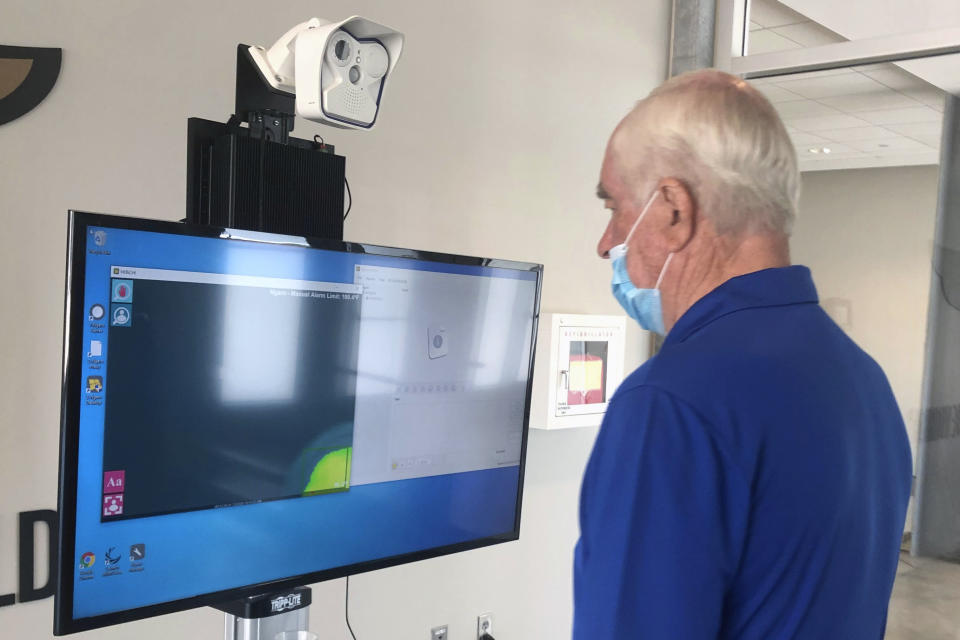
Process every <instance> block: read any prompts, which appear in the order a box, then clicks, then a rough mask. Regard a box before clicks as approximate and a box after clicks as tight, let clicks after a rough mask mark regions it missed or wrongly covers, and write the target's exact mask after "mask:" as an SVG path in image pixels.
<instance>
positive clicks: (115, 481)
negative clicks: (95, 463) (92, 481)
mask: <svg viewBox="0 0 960 640" xmlns="http://www.w3.org/2000/svg"><path fill="white" fill-rule="evenodd" d="M124 475H126V474H125V473H124V472H123V471H104V472H103V492H104V493H105V494H106V493H123V490H124V488H125V487H126V483H125V478H124Z"/></svg>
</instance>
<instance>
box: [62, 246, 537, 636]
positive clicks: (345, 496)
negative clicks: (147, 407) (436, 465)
mask: <svg viewBox="0 0 960 640" xmlns="http://www.w3.org/2000/svg"><path fill="white" fill-rule="evenodd" d="M97 232H102V233H101V234H100V235H96V234H97ZM97 241H99V242H100V243H101V244H97ZM86 246H87V251H86V256H85V259H86V270H85V273H84V274H83V277H84V294H83V309H84V316H83V320H84V326H83V350H84V353H83V354H82V355H83V356H84V358H83V367H82V375H81V383H82V384H84V385H85V384H86V379H87V376H88V375H92V374H95V375H100V376H103V385H104V387H105V388H108V387H109V385H110V381H109V379H108V378H107V374H106V366H103V367H102V368H100V369H99V370H91V369H90V364H91V360H90V359H89V358H87V357H86V355H87V353H86V352H87V349H88V348H89V345H90V342H91V340H100V341H101V342H102V343H103V356H104V358H109V354H110V345H109V338H108V336H109V331H107V330H106V328H105V327H106V326H107V325H108V323H109V309H110V276H111V274H110V267H111V266H113V265H117V266H128V267H139V268H155V269H172V270H181V271H198V272H208V273H230V274H239V275H251V276H264V277H276V278H288V279H299V280H310V281H322V282H343V283H351V284H352V283H353V282H354V267H355V266H356V265H358V264H361V265H379V266H393V267H401V268H406V269H422V270H429V271H438V272H449V273H460V274H472V275H476V276H479V277H506V278H521V279H530V280H535V279H536V277H537V275H536V274H535V273H532V272H525V271H517V270H510V269H500V268H488V267H474V266H465V265H451V264H445V263H437V262H427V261H417V260H412V259H407V258H394V257H384V256H373V255H367V254H357V253H344V252H338V251H327V250H319V249H312V248H310V249H308V248H304V247H298V246H288V245H274V244H264V243H254V242H245V241H237V240H224V239H218V238H202V237H195V236H187V235H177V234H163V233H156V232H147V231H135V230H126V229H115V228H111V227H88V229H87V242H86ZM94 304H101V305H103V306H104V307H105V308H106V309H107V310H108V311H107V313H108V315H107V317H105V318H104V319H103V321H102V324H103V325H104V329H103V330H102V332H99V333H94V330H95V329H96V327H95V326H94V323H93V322H92V321H90V319H89V318H88V311H89V309H90V308H91V306H93V305H94ZM531 313H533V309H531ZM80 395H81V403H82V404H81V409H80V413H79V416H80V417H79V434H80V435H79V452H78V453H79V455H78V475H77V487H78V488H77V512H76V540H75V550H76V557H75V558H73V559H72V562H74V602H73V616H74V618H85V617H89V616H95V615H100V614H107V613H112V612H117V611H122V610H126V609H132V608H137V607H143V606H148V605H153V604H160V603H164V602H170V601H173V600H178V599H181V598H187V597H191V596H196V595H202V594H205V593H210V592H215V591H221V590H225V589H232V588H238V587H243V586H247V585H251V584H257V583H261V582H266V581H272V580H280V579H284V578H289V577H293V576H297V575H302V574H306V573H312V572H317V571H323V570H326V569H332V568H337V567H343V566H346V565H351V564H355V563H360V562H366V561H371V560H378V559H383V558H387V557H390V556H395V555H399V554H406V553H411V552H416V551H423V550H427V549H431V548H434V547H439V546H444V545H450V544H455V543H461V542H466V541H470V540H475V539H478V538H484V537H489V536H494V535H500V534H506V533H509V532H511V531H513V528H514V522H515V515H516V505H517V492H518V489H519V474H520V468H519V466H508V467H503V468H498V469H490V470H484V471H474V472H468V473H458V474H449V475H442V476H432V477H426V478H418V479H412V480H400V481H393V482H385V483H379V484H370V485H359V486H353V487H351V488H350V490H349V491H347V492H344V493H333V494H327V495H317V496H312V497H303V498H295V499H289V500H278V501H271V502H264V503H260V504H249V505H243V506H233V507H225V508H218V509H207V510H202V511H191V512H185V513H177V514H170V515H163V516H156V517H147V518H138V519H132V520H121V521H114V522H110V521H107V522H101V518H100V512H101V508H102V505H101V491H102V485H103V471H104V469H103V468H102V460H103V419H104V407H103V406H102V405H99V406H97V405H90V404H87V402H86V400H87V397H86V396H85V394H84V393H83V392H81V394H80ZM156 401H157V402H177V398H174V397H163V395H162V392H159V397H157V398H156ZM479 505H482V510H481V509H477V508H476V507H477V506H479ZM481 513H482V517H481V515H480V514H481ZM133 545H143V547H142V549H143V550H144V553H143V558H142V559H137V561H136V562H134V561H133V559H132V558H131V556H130V553H131V547H132V546H133ZM108 551H110V555H111V556H112V557H116V556H117V555H118V554H119V555H120V556H121V559H120V561H119V562H118V563H117V564H115V565H113V566H111V567H107V566H106V565H105V557H106V553H107V552H108ZM87 552H89V553H92V554H94V555H95V557H96V558H95V561H94V563H93V565H92V566H91V567H89V568H82V567H81V566H80V563H81V556H83V554H85V553H87ZM63 561H64V562H70V561H71V560H70V559H67V558H64V559H63Z"/></svg>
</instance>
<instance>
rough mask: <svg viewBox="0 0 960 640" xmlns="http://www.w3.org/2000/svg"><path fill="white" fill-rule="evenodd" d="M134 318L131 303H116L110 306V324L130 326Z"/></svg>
mask: <svg viewBox="0 0 960 640" xmlns="http://www.w3.org/2000/svg"><path fill="white" fill-rule="evenodd" d="M132 320H133V318H132V315H131V309H130V305H128V304H115V305H113V306H112V307H110V326H113V327H129V326H130V325H131V323H132Z"/></svg>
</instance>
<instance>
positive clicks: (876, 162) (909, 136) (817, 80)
mask: <svg viewBox="0 0 960 640" xmlns="http://www.w3.org/2000/svg"><path fill="white" fill-rule="evenodd" d="M752 82H753V84H754V85H755V86H756V87H757V88H758V89H760V90H761V91H762V92H763V93H764V94H765V95H766V96H767V98H769V100H770V101H771V102H772V103H773V104H774V106H775V107H776V109H777V110H778V111H779V112H780V116H781V117H782V118H783V120H784V122H785V123H786V125H787V129H788V131H789V132H790V135H791V137H792V138H793V142H794V145H795V146H796V148H797V153H798V155H799V159H800V168H801V170H802V171H819V170H828V169H853V168H867V167H888V166H915V165H932V164H936V163H937V162H938V161H939V150H940V133H941V127H942V120H943V108H944V98H945V96H946V94H947V91H950V92H951V93H960V55H952V56H940V57H937V58H925V59H921V60H912V61H907V62H900V63H888V64H879V65H869V66H863V67H851V68H845V69H834V70H830V71H815V72H811V73H799V74H791V75H784V76H776V77H773V78H763V79H758V80H754V81H752Z"/></svg>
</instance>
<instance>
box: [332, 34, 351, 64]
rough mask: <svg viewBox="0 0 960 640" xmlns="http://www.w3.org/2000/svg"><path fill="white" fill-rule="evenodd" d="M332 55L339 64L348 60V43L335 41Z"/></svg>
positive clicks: (341, 40)
mask: <svg viewBox="0 0 960 640" xmlns="http://www.w3.org/2000/svg"><path fill="white" fill-rule="evenodd" d="M333 55H335V56H336V57H337V60H339V61H340V62H346V61H347V60H349V59H350V43H349V42H347V41H346V40H343V39H340V40H337V42H336V44H334V45H333Z"/></svg>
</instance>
